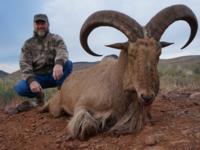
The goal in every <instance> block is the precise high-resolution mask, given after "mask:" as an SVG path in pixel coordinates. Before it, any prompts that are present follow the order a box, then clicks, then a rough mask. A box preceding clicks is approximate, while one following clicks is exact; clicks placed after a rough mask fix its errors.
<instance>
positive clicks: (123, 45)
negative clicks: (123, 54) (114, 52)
mask: <svg viewBox="0 0 200 150" xmlns="http://www.w3.org/2000/svg"><path fill="white" fill-rule="evenodd" d="M105 46H107V47H111V48H116V49H121V50H122V49H123V50H127V48H128V42H124V43H114V44H110V45H105Z"/></svg>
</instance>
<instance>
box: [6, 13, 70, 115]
mask: <svg viewBox="0 0 200 150" xmlns="http://www.w3.org/2000/svg"><path fill="white" fill-rule="evenodd" d="M20 71H21V74H22V80H21V81H19V82H18V83H17V84H16V85H15V87H14V90H15V91H16V93H17V94H18V95H20V96H25V97H28V98H34V97H35V98H36V101H35V103H33V102H31V101H24V102H23V103H21V104H19V105H17V106H16V107H15V108H14V109H11V110H9V111H8V113H12V114H13V113H14V114H15V113H18V112H22V111H26V110H29V109H30V108H32V107H35V106H37V105H42V104H43V103H44V94H43V92H42V90H43V89H45V88H49V87H57V88H58V89H60V87H61V85H62V83H63V81H64V80H65V78H66V77H67V76H68V75H69V74H70V73H71V71H72V62H71V61H70V60H68V51H67V48H66V46H65V43H64V41H63V39H62V38H61V37H60V36H59V35H55V34H52V33H50V32H49V21H48V17H47V16H46V15H45V14H37V15H35V16H34V35H33V37H31V38H30V39H28V40H27V41H26V42H25V43H24V45H23V47H22V51H21V58H20Z"/></svg>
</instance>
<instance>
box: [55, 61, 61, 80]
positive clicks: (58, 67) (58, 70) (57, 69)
mask: <svg viewBox="0 0 200 150" xmlns="http://www.w3.org/2000/svg"><path fill="white" fill-rule="evenodd" d="M62 76H63V66H62V65H59V64H56V65H55V66H54V68H53V78H54V80H59V79H60V78H61V77H62Z"/></svg>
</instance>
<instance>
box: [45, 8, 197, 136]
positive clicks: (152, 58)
mask: <svg viewBox="0 0 200 150" xmlns="http://www.w3.org/2000/svg"><path fill="white" fill-rule="evenodd" d="M178 20H183V21H186V22H187V23H188V24H189V26H190V29H191V33H190V37H189V40H188V41H187V42H186V44H185V45H184V46H183V47H182V48H185V47H186V46H188V45H189V44H190V43H191V42H192V40H193V39H194V37H195V35H196V33H197V28H198V23H197V19H196V16H195V14H194V13H193V11H192V10H191V9H190V8H188V7H187V6H185V5H173V6H170V7H167V8H165V9H163V10H161V11H160V12H159V13H158V14H156V15H155V16H154V17H153V18H152V19H151V20H150V21H149V22H148V23H147V24H146V25H145V26H144V27H142V26H141V25H140V24H139V23H137V21H136V20H134V19H133V18H131V17H129V16H127V15H125V14H123V13H120V12H117V11H111V10H103V11H98V12H95V13H93V14H92V15H91V16H89V17H88V18H87V20H86V21H85V23H84V24H83V26H82V28H81V31H80V42H81V45H82V47H83V48H84V50H85V51H86V52H87V53H89V54H91V55H93V56H101V55H98V54H96V53H94V52H93V51H92V50H91V49H90V48H89V46H88V42H87V39H88V36H89V34H90V33H91V31H92V30H94V29H95V28H97V27H100V26H110V27H113V28H116V29H118V30H119V31H121V32H122V33H123V34H125V35H126V37H127V39H128V41H127V42H125V43H115V44H112V45H107V46H108V47H112V48H116V49H120V50H121V52H120V55H119V58H118V59H116V58H113V57H106V58H105V59H103V60H102V61H101V62H100V63H99V64H97V65H95V66H92V67H90V68H88V69H84V70H79V71H74V72H73V73H72V74H71V75H70V76H69V77H68V78H67V79H66V80H65V81H64V84H63V85H62V87H61V90H60V91H58V92H57V93H56V94H55V95H54V96H53V97H52V98H51V99H50V100H49V101H48V103H47V104H46V105H45V106H44V108H43V110H44V111H45V110H49V112H50V113H51V114H52V115H53V116H55V117H58V116H60V115H61V114H62V112H63V111H64V112H66V113H67V114H69V115H71V119H70V121H69V123H68V125H67V128H68V132H69V133H68V137H71V138H79V139H81V140H84V139H86V138H88V137H89V136H91V135H95V134H97V133H98V132H103V131H108V132H110V133H114V134H124V133H137V132H139V131H141V129H142V128H143V126H144V124H145V120H146V118H147V116H149V117H150V113H149V110H150V106H151V104H152V102H153V101H154V99H155V97H156V95H157V94H158V91H159V76H158V70H157V65H158V61H159V56H160V54H161V49H162V48H163V47H166V46H169V45H171V44H172V43H168V42H161V41H160V38H161V36H162V35H163V33H164V31H165V30H166V29H167V28H168V26H170V25H171V24H172V23H174V22H175V21H178Z"/></svg>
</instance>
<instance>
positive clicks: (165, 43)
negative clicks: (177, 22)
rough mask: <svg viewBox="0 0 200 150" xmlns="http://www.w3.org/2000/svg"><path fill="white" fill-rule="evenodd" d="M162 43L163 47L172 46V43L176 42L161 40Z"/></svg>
mask: <svg viewBox="0 0 200 150" xmlns="http://www.w3.org/2000/svg"><path fill="white" fill-rule="evenodd" d="M160 44H161V47H162V48H163V47H167V46H170V45H172V44H174V43H169V42H164V41H161V42H160Z"/></svg>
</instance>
